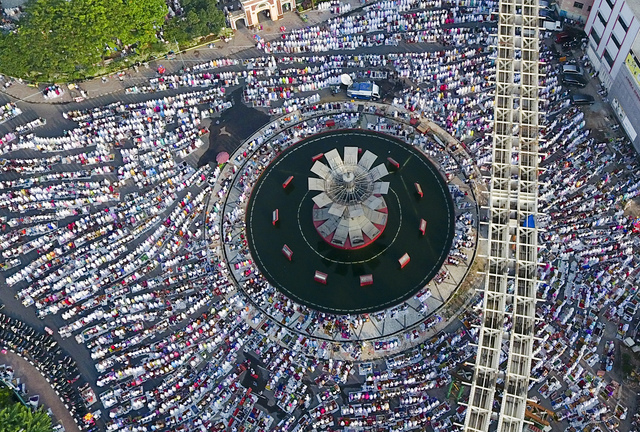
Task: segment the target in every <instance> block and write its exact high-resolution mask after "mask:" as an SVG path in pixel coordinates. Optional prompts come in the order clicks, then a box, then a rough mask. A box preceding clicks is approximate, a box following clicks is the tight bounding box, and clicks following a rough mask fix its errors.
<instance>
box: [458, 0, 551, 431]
mask: <svg viewBox="0 0 640 432" xmlns="http://www.w3.org/2000/svg"><path fill="white" fill-rule="evenodd" d="M498 7H499V15H498V16H499V21H498V35H497V40H498V46H497V50H498V53H497V59H496V93H495V105H494V119H495V120H494V122H495V123H494V134H493V164H492V169H491V188H490V192H489V224H488V225H489V236H488V257H487V258H488V267H487V273H486V278H485V290H484V291H485V292H484V305H483V316H482V325H481V327H480V332H479V342H478V353H477V356H476V364H475V370H474V376H473V381H472V383H471V393H470V396H469V405H468V408H467V414H466V418H465V422H464V431H465V432H480V431H481V432H487V431H488V430H489V425H490V423H491V420H492V417H493V418H495V417H496V414H499V415H497V420H498V426H497V431H498V432H516V431H518V432H519V431H522V430H523V429H524V425H525V420H524V417H525V411H526V406H527V391H528V385H529V376H530V372H531V360H532V354H533V342H534V324H535V304H536V269H537V260H538V258H537V256H538V254H537V247H538V245H537V228H536V220H537V207H538V140H539V137H538V133H539V123H538V122H539V115H540V113H539V111H538V109H539V104H538V94H539V86H538V65H539V39H538V33H539V16H538V0H500V2H499V6H498ZM507 341H508V343H506V342H507ZM505 348H506V351H507V356H506V362H505V361H504V356H503V355H502V350H503V349H505ZM499 378H501V379H503V380H504V391H503V393H502V398H501V400H500V411H499V413H496V412H494V410H493V405H494V399H495V395H496V391H497V389H496V384H497V382H498V379H499Z"/></svg>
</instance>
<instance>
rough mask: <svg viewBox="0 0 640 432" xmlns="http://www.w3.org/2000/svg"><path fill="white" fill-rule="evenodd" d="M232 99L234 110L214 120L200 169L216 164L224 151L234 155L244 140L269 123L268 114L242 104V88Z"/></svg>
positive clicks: (233, 94)
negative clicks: (212, 163)
mask: <svg viewBox="0 0 640 432" xmlns="http://www.w3.org/2000/svg"><path fill="white" fill-rule="evenodd" d="M231 99H232V100H233V108H231V109H229V110H227V111H224V112H223V113H222V115H221V116H220V117H219V118H214V119H212V122H211V126H210V127H209V130H210V132H209V148H208V149H207V151H205V152H204V154H203V155H202V156H201V157H200V160H199V161H198V167H201V166H204V165H206V164H208V163H209V162H215V160H216V155H217V154H218V153H220V152H222V151H225V152H227V153H229V154H230V155H232V154H233V152H234V151H235V150H236V149H237V148H238V147H239V146H240V144H241V143H242V142H243V141H244V140H246V139H247V138H248V137H249V136H251V134H252V133H254V132H255V131H257V130H258V129H259V128H261V127H262V126H264V125H265V124H266V123H267V122H268V121H269V116H268V115H267V114H265V113H263V112H261V111H259V110H257V109H255V108H249V107H248V106H246V105H245V104H244V103H243V102H242V88H239V89H237V90H235V91H234V92H233V93H231Z"/></svg>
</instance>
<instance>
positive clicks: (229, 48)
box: [0, 0, 362, 104]
mask: <svg viewBox="0 0 640 432" xmlns="http://www.w3.org/2000/svg"><path fill="white" fill-rule="evenodd" d="M343 3H345V4H346V3H349V4H351V7H352V11H353V10H354V9H356V8H358V7H360V6H362V3H361V2H360V0H346V1H343ZM304 14H305V15H306V16H307V22H304V21H302V20H301V19H300V17H299V15H298V14H297V13H296V12H287V13H285V15H284V18H282V19H281V20H279V21H270V20H267V21H266V22H264V23H262V30H257V31H256V30H251V29H248V28H242V29H239V30H237V31H235V33H234V36H233V39H232V40H231V41H230V42H228V43H226V42H223V41H218V42H216V43H215V48H209V47H208V46H207V45H204V46H201V47H197V48H191V49H189V50H186V51H183V52H181V53H177V54H176V57H175V59H172V60H167V59H157V60H153V61H150V62H149V63H148V67H144V66H141V67H139V68H138V72H136V71H135V70H134V69H133V68H130V69H128V70H126V71H125V76H124V77H123V80H120V78H118V76H117V74H112V75H110V76H108V77H107V79H108V81H107V82H103V81H102V79H101V78H94V79H91V80H88V81H84V82H82V83H80V84H79V86H80V89H82V90H84V91H85V93H86V95H87V97H86V99H93V98H98V97H101V96H105V95H108V94H112V93H116V92H119V91H123V90H124V89H125V88H127V87H131V86H134V85H140V84H143V83H147V82H148V80H149V79H150V78H153V77H155V76H156V70H157V67H158V65H163V66H164V67H165V68H166V73H167V74H174V73H179V71H180V69H181V68H182V67H183V66H186V67H189V66H191V65H195V64H199V63H204V62H206V61H209V60H211V59H217V58H228V57H232V56H236V55H237V54H238V53H239V52H242V51H245V50H247V49H251V48H255V45H256V43H255V39H254V35H258V36H260V37H261V38H263V39H265V40H268V41H270V40H274V39H276V38H279V37H281V35H282V33H280V32H279V29H280V27H281V26H284V27H285V28H286V31H287V32H289V31H291V30H294V29H298V28H305V27H310V26H313V25H317V24H319V23H321V22H324V21H326V20H328V19H330V18H332V17H335V16H337V15H334V14H332V13H331V12H330V11H328V10H324V11H320V10H312V11H307V12H305V13H304ZM1 84H2V85H0V91H1V92H2V93H4V94H6V95H8V96H10V97H12V98H14V99H17V100H19V101H22V102H27V103H46V104H65V103H70V102H72V101H73V100H74V98H76V97H79V96H80V91H79V90H78V89H74V90H70V89H69V88H68V87H67V86H66V85H65V84H60V87H61V88H62V89H63V90H64V94H63V95H61V96H60V97H58V98H55V99H45V98H44V95H43V94H42V92H41V91H40V89H42V88H44V85H41V86H40V89H37V88H35V87H33V86H29V85H27V84H21V83H19V82H17V81H15V82H14V83H13V84H12V85H11V86H10V87H9V88H5V87H4V83H3V82H2V83H1Z"/></svg>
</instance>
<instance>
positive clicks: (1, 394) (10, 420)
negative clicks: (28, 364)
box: [0, 387, 52, 432]
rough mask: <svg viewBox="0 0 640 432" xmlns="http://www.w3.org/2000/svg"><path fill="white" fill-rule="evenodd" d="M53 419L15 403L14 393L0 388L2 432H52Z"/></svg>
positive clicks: (39, 411)
mask: <svg viewBox="0 0 640 432" xmlns="http://www.w3.org/2000/svg"><path fill="white" fill-rule="evenodd" d="M51 430H52V428H51V418H50V417H49V416H48V415H47V413H45V412H44V411H42V410H41V409H38V410H36V411H32V410H31V409H29V408H27V407H26V406H24V405H22V404H21V403H20V402H17V401H14V400H13V397H12V392H11V390H9V389H8V388H6V387H0V432H20V431H22V432H51Z"/></svg>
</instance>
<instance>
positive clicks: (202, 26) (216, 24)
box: [164, 0, 225, 43]
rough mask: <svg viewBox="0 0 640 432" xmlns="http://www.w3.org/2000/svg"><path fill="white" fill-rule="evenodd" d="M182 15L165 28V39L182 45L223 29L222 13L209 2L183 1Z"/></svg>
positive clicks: (213, 3)
mask: <svg viewBox="0 0 640 432" xmlns="http://www.w3.org/2000/svg"><path fill="white" fill-rule="evenodd" d="M182 7H183V9H184V13H183V15H182V16H180V17H174V18H172V19H171V21H169V23H168V25H167V26H166V27H165V34H164V36H165V39H166V40H167V41H169V42H173V41H178V42H179V43H184V42H187V41H189V40H190V39H196V38H200V37H204V36H208V35H210V34H217V33H218V32H219V31H220V29H222V27H224V24H225V20H224V13H222V11H221V10H220V9H218V7H217V6H216V3H215V2H213V1H209V0H183V1H182Z"/></svg>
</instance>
